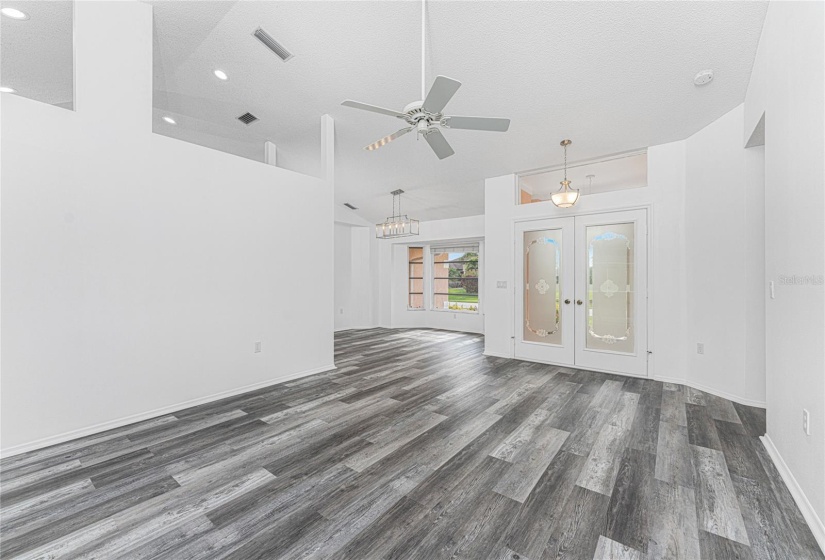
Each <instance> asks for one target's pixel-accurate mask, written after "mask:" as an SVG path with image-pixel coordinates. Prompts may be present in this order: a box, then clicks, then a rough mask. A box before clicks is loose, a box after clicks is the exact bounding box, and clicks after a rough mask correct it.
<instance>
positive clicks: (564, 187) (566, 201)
mask: <svg viewBox="0 0 825 560" xmlns="http://www.w3.org/2000/svg"><path fill="white" fill-rule="evenodd" d="M572 143H573V141H572V140H562V141H561V146H562V147H563V148H564V181H562V182H561V189H559V192H556V193H553V194H552V195H550V199H551V200H552V201H553V204H555V205H556V206H558V207H559V208H570V207H571V206H573V205H574V204H576V202H578V200H579V191H577V190H576V189H571V188H570V181H568V180H567V146H569V145H570V144H572Z"/></svg>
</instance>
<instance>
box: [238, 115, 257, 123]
mask: <svg viewBox="0 0 825 560" xmlns="http://www.w3.org/2000/svg"><path fill="white" fill-rule="evenodd" d="M238 120H239V121H241V122H242V123H244V124H245V125H250V124H252V123H254V122H255V121H257V120H258V117H256V116H255V115H253V114H252V113H244V114H243V115H241V116H240V117H238Z"/></svg>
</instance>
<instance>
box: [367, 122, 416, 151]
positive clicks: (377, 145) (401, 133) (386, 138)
mask: <svg viewBox="0 0 825 560" xmlns="http://www.w3.org/2000/svg"><path fill="white" fill-rule="evenodd" d="M412 129H413V127H411V126H410V127H407V128H402V129H401V130H399V131H398V132H393V133H392V134H390V135H389V136H384V137H383V138H382V139H381V140H378V141H377V142H373V143H372V144H370V145H369V146H364V149H365V150H369V151H373V150H377V149H378V148H380V147H381V146H383V145H385V144H389V143H390V142H392V141H393V140H395V139H396V138H398V137H399V136H404V135H405V134H407V133H408V132H409V131H411V130H412Z"/></svg>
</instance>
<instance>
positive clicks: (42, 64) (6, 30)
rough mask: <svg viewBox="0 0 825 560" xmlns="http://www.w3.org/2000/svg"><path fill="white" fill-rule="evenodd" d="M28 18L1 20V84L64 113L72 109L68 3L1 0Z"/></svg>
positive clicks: (70, 19) (72, 84) (72, 53)
mask: <svg viewBox="0 0 825 560" xmlns="http://www.w3.org/2000/svg"><path fill="white" fill-rule="evenodd" d="M0 7H3V8H17V9H18V10H22V11H23V12H25V13H27V14H28V15H29V19H27V20H24V21H19V20H14V19H11V18H7V17H0V42H1V43H2V44H0V82H2V85H4V86H7V87H13V88H14V89H15V90H17V93H18V94H19V95H22V96H24V97H28V98H30V99H36V100H37V101H42V102H44V103H49V104H51V105H59V106H61V107H65V108H67V109H71V108H72V107H73V106H74V50H73V46H72V2H71V1H70V0H38V1H36V2H34V1H32V0H4V1H3V2H0Z"/></svg>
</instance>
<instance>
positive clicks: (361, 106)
mask: <svg viewBox="0 0 825 560" xmlns="http://www.w3.org/2000/svg"><path fill="white" fill-rule="evenodd" d="M341 105H343V106H344V107H352V108H353V109H361V110H362V111H370V112H372V113H380V114H382V115H388V116H390V117H398V118H399V119H403V118H406V116H407V115H405V114H404V113H399V112H398V111H393V110H392V109H384V108H383V107H376V106H375V105H370V104H368V103H361V102H360V101H353V100H352V99H347V100H346V101H342V102H341Z"/></svg>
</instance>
